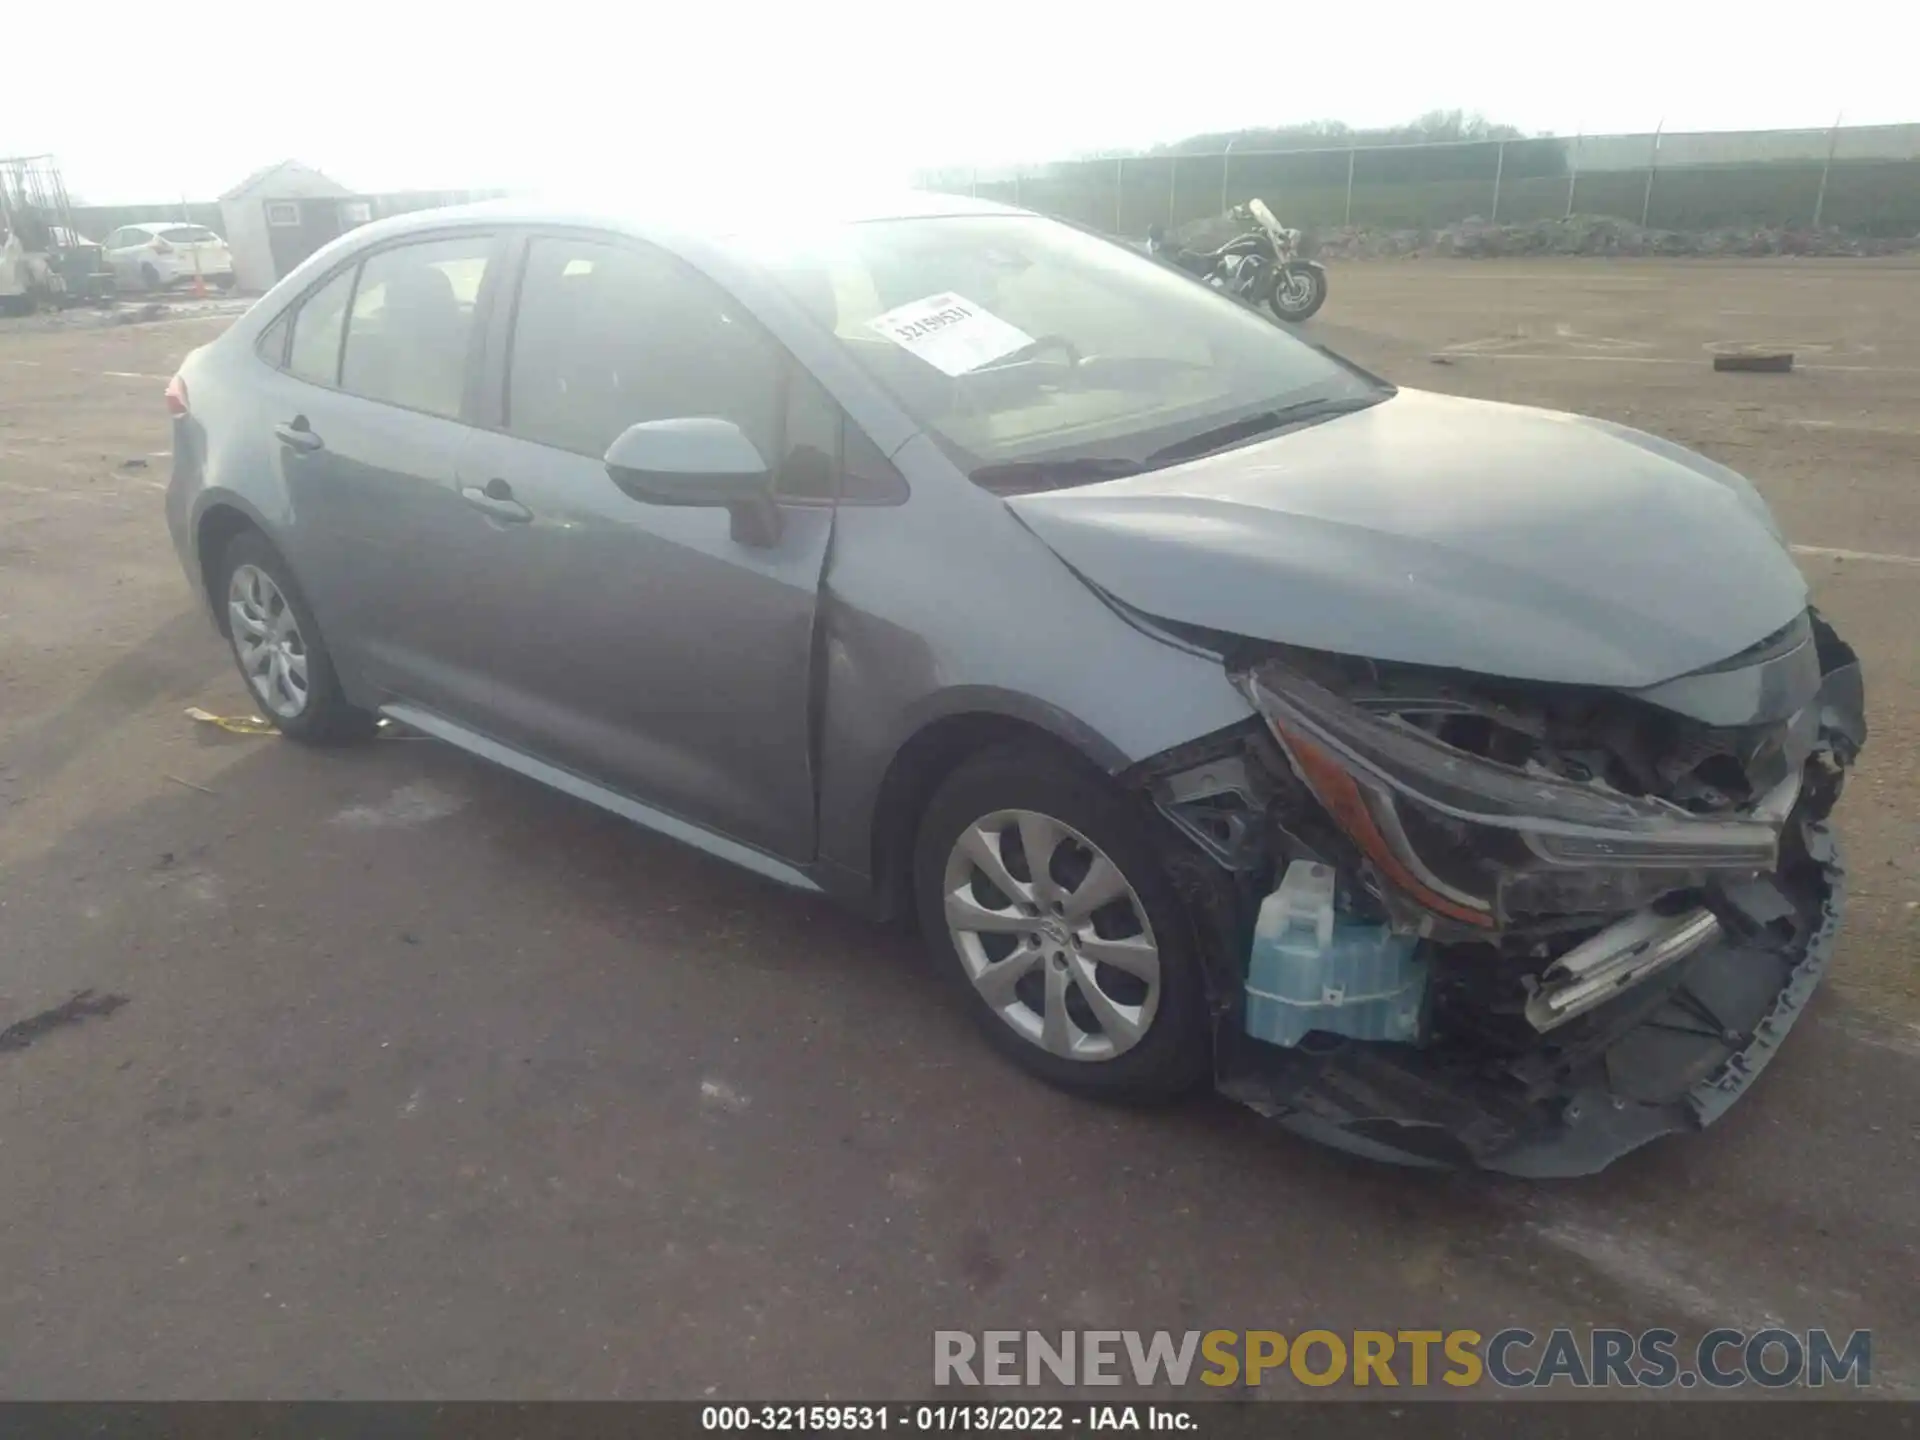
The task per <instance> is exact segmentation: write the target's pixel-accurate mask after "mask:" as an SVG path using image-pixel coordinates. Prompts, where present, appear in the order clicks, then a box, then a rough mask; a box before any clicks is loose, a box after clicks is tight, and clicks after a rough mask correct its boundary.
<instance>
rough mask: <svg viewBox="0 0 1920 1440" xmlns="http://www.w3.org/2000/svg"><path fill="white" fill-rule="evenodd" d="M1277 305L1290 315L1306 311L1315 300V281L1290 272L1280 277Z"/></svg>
mask: <svg viewBox="0 0 1920 1440" xmlns="http://www.w3.org/2000/svg"><path fill="white" fill-rule="evenodd" d="M1274 298H1275V303H1276V304H1277V305H1278V306H1279V307H1280V308H1281V309H1282V310H1285V311H1287V312H1288V313H1292V312H1293V311H1296V310H1304V309H1306V308H1307V305H1308V303H1309V302H1311V301H1312V299H1313V281H1312V279H1310V278H1309V277H1308V276H1305V275H1300V274H1296V273H1291V272H1289V273H1288V274H1285V275H1282V276H1281V277H1280V293H1279V294H1278V295H1277V296H1275V297H1274Z"/></svg>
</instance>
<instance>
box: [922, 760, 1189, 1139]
mask: <svg viewBox="0 0 1920 1440" xmlns="http://www.w3.org/2000/svg"><path fill="white" fill-rule="evenodd" d="M1001 810H1032V811H1037V812H1039V813H1041V814H1043V815H1046V816H1049V817H1051V818H1052V819H1054V820H1056V821H1059V822H1063V823H1064V824H1066V825H1068V826H1071V827H1072V828H1073V829H1074V830H1076V831H1078V832H1079V833H1080V835H1082V836H1084V837H1085V838H1086V839H1087V840H1088V841H1090V842H1091V843H1092V844H1093V845H1094V846H1097V847H1098V848H1099V849H1100V850H1101V851H1102V852H1104V853H1105V855H1106V856H1107V857H1108V858H1109V859H1110V860H1111V861H1112V862H1113V864H1114V865H1115V866H1117V867H1118V868H1119V870H1120V871H1121V873H1122V874H1123V875H1124V876H1125V878H1126V880H1127V882H1128V883H1129V884H1130V885H1131V886H1132V887H1133V891H1134V894H1135V895H1136V896H1137V897H1138V899H1139V903H1140V906H1141V908H1142V909H1143V910H1144V911H1145V916H1146V921H1147V923H1148V924H1149V925H1150V926H1151V927H1152V938H1153V942H1154V944H1155V946H1156V947H1157V949H1158V951H1159V960H1160V995H1159V1001H1158V1005H1157V1008H1156V1009H1155V1012H1154V1014H1153V1018H1152V1021H1151V1023H1150V1024H1149V1025H1148V1026H1147V1028H1146V1032H1145V1034H1144V1035H1142V1036H1141V1037H1140V1039H1139V1040H1138V1041H1136V1042H1134V1043H1133V1044H1132V1047H1131V1048H1129V1049H1126V1050H1124V1051H1122V1052H1121V1053H1119V1054H1117V1055H1113V1056H1111V1057H1110V1058H1107V1059H1104V1060H1078V1059H1069V1058H1065V1057H1063V1056H1060V1055H1056V1054H1053V1053H1050V1052H1049V1051H1047V1050H1045V1049H1042V1048H1041V1046H1040V1045H1039V1044H1037V1043H1036V1042H1035V1041H1033V1040H1030V1039H1028V1038H1026V1037H1025V1036H1024V1035H1022V1034H1020V1033H1018V1032H1016V1031H1015V1029H1014V1028H1013V1026H1012V1025H1010V1024H1009V1023H1007V1021H1005V1020H1004V1019H1002V1018H1001V1015H1000V1013H999V1012H998V1011H996V1010H995V1009H994V1007H993V1006H992V1005H990V1004H989V1003H988V1002H987V1001H986V1000H985V999H984V998H983V997H982V996H981V994H980V992H979V991H978V990H976V989H975V988H974V986H973V984H972V982H971V980H970V979H969V977H968V971H967V968H966V964H965V962H964V961H963V960H962V958H961V954H960V950H959V948H958V947H957V946H956V944H955V942H954V938H953V934H952V931H951V930H950V929H949V928H948V925H947V920H946V912H945V901H946V895H945V890H946V865H947V860H948V856H949V855H950V854H951V853H952V851H953V848H954V846H955V844H956V842H957V841H958V840H959V839H960V837H961V836H962V834H963V833H964V832H965V831H966V830H967V829H969V828H970V827H971V826H973V825H974V824H975V823H976V822H978V821H979V820H980V819H981V818H982V817H984V816H987V815H991V814H993V813H994V812H996V811H1001ZM1158 824H1159V822H1158V820H1157V817H1155V816H1154V815H1153V814H1152V812H1151V811H1146V810H1143V809H1142V808H1141V807H1138V806H1136V805H1135V804H1133V803H1131V802H1130V801H1129V800H1128V799H1127V798H1126V797H1125V796H1123V795H1122V794H1120V793H1119V792H1118V791H1117V790H1116V789H1115V788H1114V786H1113V784H1112V782H1111V781H1109V780H1108V779H1107V777H1106V776H1104V775H1101V774H1100V773H1098V772H1097V771H1095V770H1093V769H1091V768H1090V767H1087V766H1084V765H1081V764H1079V763H1077V762H1076V761H1074V760H1073V759H1072V758H1070V757H1068V756H1066V755H1064V754H1060V753H1055V752H1051V751H1049V750H1047V749H1045V748H1043V747H1040V746H1012V747H1005V748H998V749H994V750H990V751H986V752H983V753H982V754H980V755H977V756H975V757H974V758H972V759H970V760H968V761H966V762H965V763H964V764H962V765H961V766H960V767H959V768H958V769H956V770H955V771H954V772H953V773H952V774H950V775H949V776H948V777H947V778H946V780H945V781H943V782H942V784H941V785H940V787H939V789H938V790H937V791H935V792H934V795H933V798H932V799H931V800H930V801H929V802H928V804H927V808H926V811H925V813H924V814H923V815H922V817H921V822H920V830H919V835H918V839H917V842H916V844H915V848H914V875H913V881H914V906H915V910H916V912H917V915H918V917H919V921H920V931H921V934H922V936H923V937H924V939H925V942H926V944H927V947H928V950H929V953H930V955H931V957H932V958H933V960H934V961H935V963H936V964H937V965H938V966H939V967H940V969H941V971H942V972H943V973H944V974H945V975H946V976H947V978H948V979H949V981H950V982H951V983H952V984H953V985H954V986H955V987H956V988H957V989H958V990H959V992H960V994H961V995H962V997H963V999H964V1003H965V1004H966V1005H967V1007H968V1009H969V1010H970V1011H971V1012H972V1014H973V1016H974V1018H975V1020H976V1021H978V1022H979V1023H980V1025H981V1028H982V1030H983V1031H984V1033H985V1034H986V1036H987V1039H988V1040H989V1041H990V1042H991V1043H992V1044H993V1045H995V1046H996V1047H997V1048H999V1049H1000V1050H1001V1051H1003V1052H1004V1053H1005V1054H1006V1055H1008V1056H1009V1057H1010V1058H1011V1059H1012V1060H1014V1061H1015V1062H1016V1063H1017V1064H1019V1065H1020V1066H1021V1067H1022V1068H1023V1069H1025V1070H1027V1071H1028V1072H1029V1073H1030V1074H1033V1075H1035V1076H1037V1077H1039V1078H1040V1079H1042V1080H1044V1081H1046V1082H1048V1083H1049V1084H1052V1085H1055V1086H1058V1087H1059V1088H1061V1089H1063V1090H1069V1091H1073V1092H1075V1093H1078V1094H1082V1095H1089V1096H1093V1097H1096V1098H1100V1099H1110V1100H1125V1101H1133V1102H1157V1101H1165V1100H1171V1099H1174V1098H1176V1097H1178V1096H1181V1095H1184V1094H1186V1093H1188V1092H1190V1091H1192V1090H1193V1089H1195V1088H1196V1087H1198V1086H1199V1085H1201V1084H1202V1083H1203V1082H1205V1081H1206V1080H1208V1079H1209V1078H1210V1075H1211V1072H1212V1062H1213V1048H1212V1041H1211V1037H1210V1023H1209V1019H1208V1007H1207V997H1206V987H1205V983H1204V981H1203V979H1202V971H1201V965H1200V961H1199V958H1198V957H1197V956H1196V955H1195V953H1194V945H1195V939H1194V929H1193V926H1192V924H1191V921H1190V919H1189V917H1188V915H1187V912H1186V909H1185V907H1184V906H1183V905H1182V904H1181V902H1180V900H1179V897H1178V896H1177V895H1176V894H1175V892H1174V889H1173V887H1172V885H1171V884H1170V883H1169V882H1168V880H1167V877H1166V873H1165V870H1164V867H1163V865H1162V863H1161V859H1160V852H1159V843H1160V840H1161V838H1162V837H1160V836H1159V835H1157V834H1156V827H1157V825H1158ZM1023 863H1024V862H1023ZM1016 878H1017V877H1016ZM1045 963H1046V962H1042V966H1044V964H1045ZM1080 1004H1081V1005H1082V1006H1084V1005H1085V1004H1086V1001H1085V998H1084V996H1082V997H1081V999H1080Z"/></svg>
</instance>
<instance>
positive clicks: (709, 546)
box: [438, 434, 833, 861]
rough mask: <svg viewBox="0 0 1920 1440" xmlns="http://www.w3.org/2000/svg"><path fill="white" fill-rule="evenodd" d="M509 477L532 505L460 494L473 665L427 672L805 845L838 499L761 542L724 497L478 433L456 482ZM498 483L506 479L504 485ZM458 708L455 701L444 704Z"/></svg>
mask: <svg viewBox="0 0 1920 1440" xmlns="http://www.w3.org/2000/svg"><path fill="white" fill-rule="evenodd" d="M502 481H503V482H505V488H507V489H508V490H510V492H511V503H515V504H518V505H520V506H524V507H525V509H526V510H527V511H528V512H530V516H531V518H530V519H528V520H527V521H525V522H517V521H514V520H508V519H503V518H500V517H498V516H496V515H495V514H493V513H490V512H489V511H488V510H486V509H482V508H480V507H478V506H475V505H463V506H462V507H461V508H462V511H463V513H462V514H461V515H460V516H459V517H458V518H457V520H456V522H455V525H454V529H453V532H452V536H451V538H452V541H453V543H452V544H451V545H449V546H447V547H446V548H447V551H448V553H450V554H458V555H460V556H461V557H462V560H463V563H465V564H467V565H470V566H471V574H472V576H473V583H472V584H471V585H470V586H469V587H468V588H467V589H466V591H465V596H466V597H467V599H468V605H467V607H466V609H467V623H468V624H469V625H470V627H471V635H472V636H473V637H474V638H476V639H478V640H482V641H484V644H483V645H482V646H481V647H480V653H477V654H476V655H475V658H474V663H473V664H472V666H471V668H467V669H464V670H463V671H462V672H461V673H460V674H458V675H457V676H455V675H444V676H441V677H438V678H440V679H441V680H442V682H443V683H451V684H457V685H459V686H461V687H463V693H461V694H460V695H458V696H457V697H453V698H451V699H450V701H449V707H450V708H451V709H452V712H453V713H454V714H456V715H465V716H470V717H472V723H473V725H474V726H475V728H477V729H480V730H482V731H483V732H486V733H491V734H493V735H495V736H497V737H498V738H500V739H502V740H505V741H507V742H508V743H509V744H513V745H516V746H519V747H520V748H523V749H529V750H531V751H533V752H534V753H535V754H537V755H539V756H541V757H542V758H544V759H547V760H549V761H551V762H552V763H555V764H558V765H562V766H564V767H566V768H568V769H573V770H577V771H579V772H580V773H582V774H584V775H586V776H588V777H589V778H591V779H596V780H599V781H600V782H601V783H603V784H607V785H610V786H612V787H614V788H616V789H619V790H622V791H625V792H626V793H628V794H631V795H634V796H636V797H637V798H640V799H643V800H646V801H648V802H649V803H651V804H654V805H658V806H659V807H661V808H662V809H666V810H669V811H671V812H673V813H674V814H676V815H679V816H682V817H683V818H685V819H689V820H692V821H695V822H696V823H698V824H701V825H704V826H707V827H709V828H711V829H715V830H719V831H720V832H722V833H723V834H727V835H730V836H732V837H734V838H735V839H738V840H742V841H745V842H746V843H747V844H750V845H755V846H758V847H759V848H761V849H764V850H766V851H768V852H769V853H771V854H774V855H778V856H781V857H783V858H785V859H789V860H797V861H805V860H808V859H811V858H812V853H813V849H812V847H813V774H812V764H811V747H810V744H809V719H810V716H809V707H808V695H809V687H810V682H811V668H812V660H813V623H814V613H815V608H816V605H817V600H818V594H819V586H820V576H821V571H822V568H823V567H824V565H825V562H826V553H827V542H828V538H829V535H830V534H831V530H832V524H833V512H832V510H831V509H830V508H828V507H824V506H818V507H810V508H793V509H788V510H786V511H784V512H783V523H782V527H781V528H782V534H781V536H780V539H779V540H778V541H777V542H776V543H775V544H773V545H771V546H768V547H764V548H762V547H757V546H750V545H744V544H742V543H740V542H738V541H736V540H734V539H733V538H732V534H731V530H732V526H731V521H730V517H729V515H728V513H727V512H726V511H725V510H724V509H698V508H675V507H667V506H659V505H647V504H643V503H641V502H640V501H637V500H634V499H631V498H630V497H629V496H627V495H626V494H625V493H623V492H622V491H621V490H619V489H618V488H617V487H616V486H615V485H614V483H613V482H612V480H610V479H609V478H608V477H607V472H606V468H605V466H604V465H603V464H601V463H600V462H599V461H596V460H590V459H587V458H586V457H584V456H579V455H572V454H568V453H566V452H564V451H560V450H555V449H552V448H549V447H547V446H544V445H537V444H534V443H532V442H530V441H525V440H520V439H516V438H514V437H512V436H509V435H480V434H476V435H474V436H473V437H472V439H471V441H470V443H469V444H468V445H467V447H466V448H465V449H464V451H463V452H462V455H461V460H460V475H459V483H460V485H461V486H462V487H465V488H467V489H469V490H472V491H477V492H481V493H484V492H485V490H486V489H487V487H489V486H492V485H494V482H502ZM495 488H496V490H498V489H499V488H501V487H498V486H496V487H495ZM453 707H457V708H453Z"/></svg>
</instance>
